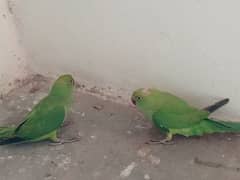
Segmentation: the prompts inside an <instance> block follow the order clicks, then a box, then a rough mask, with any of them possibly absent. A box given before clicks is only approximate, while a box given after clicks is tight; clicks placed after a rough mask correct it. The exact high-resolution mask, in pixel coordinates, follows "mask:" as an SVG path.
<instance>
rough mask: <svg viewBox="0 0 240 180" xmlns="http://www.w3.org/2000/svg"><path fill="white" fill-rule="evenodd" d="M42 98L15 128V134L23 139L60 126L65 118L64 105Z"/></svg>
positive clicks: (44, 133) (38, 135) (36, 136)
mask: <svg viewBox="0 0 240 180" xmlns="http://www.w3.org/2000/svg"><path fill="white" fill-rule="evenodd" d="M44 100H45V101H42V102H40V103H39V104H38V105H37V106H36V108H35V109H34V110H33V111H32V112H31V113H29V114H28V115H27V117H26V119H25V121H24V122H22V123H21V124H20V125H19V126H18V127H17V128H16V130H15V134H16V136H17V137H20V138H23V139H36V138H40V137H41V136H44V135H47V134H49V133H51V132H52V131H54V130H56V129H58V128H59V127H60V126H61V124H62V123H63V121H64V119H65V108H64V106H62V105H54V104H53V105H52V104H51V101H50V102H48V99H47V98H46V99H44Z"/></svg>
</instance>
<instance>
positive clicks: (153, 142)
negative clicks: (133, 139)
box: [146, 139, 174, 145]
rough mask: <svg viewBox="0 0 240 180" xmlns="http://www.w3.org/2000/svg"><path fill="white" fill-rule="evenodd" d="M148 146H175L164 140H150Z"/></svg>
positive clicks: (171, 142)
mask: <svg viewBox="0 0 240 180" xmlns="http://www.w3.org/2000/svg"><path fill="white" fill-rule="evenodd" d="M146 144H149V145H156V144H164V145H173V144H174V142H173V141H169V140H167V139H162V140H155V139H150V140H149V141H147V142H146Z"/></svg>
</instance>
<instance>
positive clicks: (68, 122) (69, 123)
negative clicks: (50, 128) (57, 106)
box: [62, 121, 73, 127]
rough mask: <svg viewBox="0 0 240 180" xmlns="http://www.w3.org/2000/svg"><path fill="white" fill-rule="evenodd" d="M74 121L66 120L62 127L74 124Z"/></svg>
mask: <svg viewBox="0 0 240 180" xmlns="http://www.w3.org/2000/svg"><path fill="white" fill-rule="evenodd" d="M72 124H73V122H72V121H65V122H64V123H63V124H62V127H67V126H70V125H72Z"/></svg>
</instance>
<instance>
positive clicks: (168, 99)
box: [131, 88, 240, 144]
mask: <svg viewBox="0 0 240 180" xmlns="http://www.w3.org/2000/svg"><path fill="white" fill-rule="evenodd" d="M131 101H132V103H133V104H134V105H135V106H136V107H137V108H138V109H139V110H140V111H141V112H143V114H144V115H145V116H146V117H147V118H148V119H150V120H152V122H153V124H154V125H155V126H156V127H157V128H159V129H160V131H161V132H163V133H165V134H166V138H165V139H163V140H150V141H149V142H148V143H150V144H157V143H162V144H171V142H170V141H171V140H172V138H173V135H175V134H179V135H183V136H185V137H189V136H202V135H204V134H210V133H225V132H240V123H238V122H226V121H220V120H216V119H213V118H209V117H208V116H209V115H210V114H211V113H212V112H214V111H215V110H217V109H218V108H220V107H221V106H223V105H225V104H226V103H228V101H229V99H223V100H221V101H219V102H217V103H215V104H213V105H211V106H208V107H206V108H204V109H198V108H195V107H193V106H191V105H189V104H188V103H187V102H186V101H184V100H182V99H181V98H179V97H177V96H174V95H172V94H170V93H168V92H163V91H160V90H157V89H143V88H142V89H137V90H136V91H134V92H133V94H132V97H131Z"/></svg>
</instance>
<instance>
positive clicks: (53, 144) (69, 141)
mask: <svg viewBox="0 0 240 180" xmlns="http://www.w3.org/2000/svg"><path fill="white" fill-rule="evenodd" d="M80 140H81V137H80V136H78V137H74V138H70V139H56V140H54V141H53V142H51V143H49V145H51V146H58V145H62V144H66V143H74V142H78V141H80Z"/></svg>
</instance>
